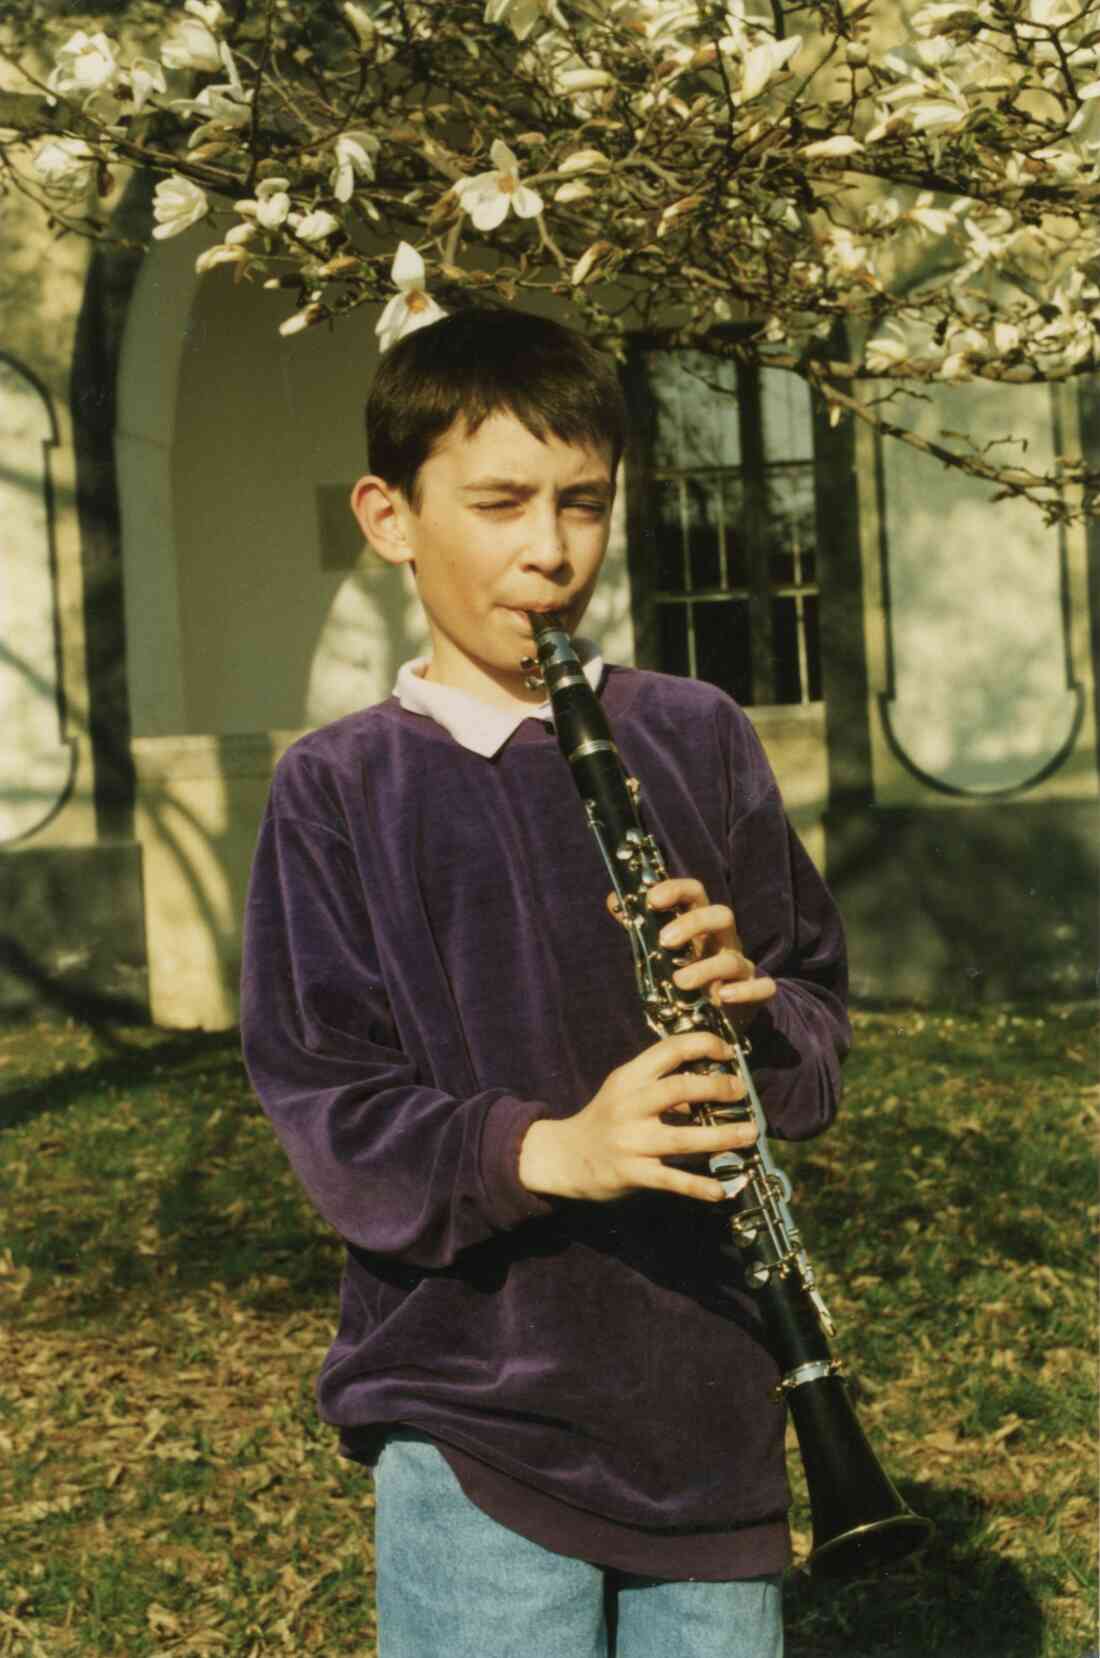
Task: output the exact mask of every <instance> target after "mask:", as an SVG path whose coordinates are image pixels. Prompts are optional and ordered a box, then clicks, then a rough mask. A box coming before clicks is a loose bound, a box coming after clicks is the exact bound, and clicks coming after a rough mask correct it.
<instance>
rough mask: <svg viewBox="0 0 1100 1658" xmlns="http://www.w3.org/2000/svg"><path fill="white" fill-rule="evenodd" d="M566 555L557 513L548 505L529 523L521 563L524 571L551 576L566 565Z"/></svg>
mask: <svg viewBox="0 0 1100 1658" xmlns="http://www.w3.org/2000/svg"><path fill="white" fill-rule="evenodd" d="M566 560H567V554H566V550H565V541H564V538H563V536H562V527H561V523H560V520H559V518H558V514H557V512H556V511H555V510H554V507H553V506H552V505H550V504H548V505H547V507H546V508H545V509H544V510H543V511H540V512H538V513H537V514H535V515H534V516H533V517H532V519H531V521H530V533H529V534H528V536H527V539H526V545H525V546H524V549H523V555H522V560H521V562H522V563H523V565H524V567H525V569H528V570H539V571H541V572H542V574H543V575H552V574H553V573H554V572H555V571H557V570H560V569H561V568H562V566H563V565H564V564H565V563H566Z"/></svg>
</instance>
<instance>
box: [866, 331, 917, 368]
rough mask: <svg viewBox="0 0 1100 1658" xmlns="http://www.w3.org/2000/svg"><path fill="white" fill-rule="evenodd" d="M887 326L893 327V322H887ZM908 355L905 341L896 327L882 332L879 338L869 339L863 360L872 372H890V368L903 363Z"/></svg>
mask: <svg viewBox="0 0 1100 1658" xmlns="http://www.w3.org/2000/svg"><path fill="white" fill-rule="evenodd" d="M886 326H887V328H891V327H892V324H890V323H887V324H886ZM908 355H909V352H908V349H907V347H906V344H905V341H904V340H903V339H902V338H901V335H900V333H899V332H898V331H897V330H896V329H895V330H894V331H893V332H891V333H889V334H880V335H879V336H878V337H877V339H873V340H868V341H867V345H866V347H865V349H864V352H863V362H864V366H865V367H866V368H867V369H868V370H869V371H870V372H871V373H872V374H889V372H890V370H891V369H892V368H896V367H897V365H898V364H899V363H903V362H904V361H905V359H906V357H908Z"/></svg>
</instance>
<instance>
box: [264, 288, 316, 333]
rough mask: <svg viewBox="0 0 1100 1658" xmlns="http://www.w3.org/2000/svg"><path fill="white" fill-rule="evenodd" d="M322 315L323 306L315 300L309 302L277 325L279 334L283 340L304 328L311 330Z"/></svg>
mask: <svg viewBox="0 0 1100 1658" xmlns="http://www.w3.org/2000/svg"><path fill="white" fill-rule="evenodd" d="M276 285H277V283H276ZM264 286H265V287H271V286H272V284H271V283H270V282H266V283H265V284H264ZM324 314H325V308H324V306H323V305H320V304H319V303H318V302H317V301H316V300H311V301H310V303H309V304H308V305H307V306H306V307H305V308H304V310H301V311H295V313H294V315H293V316H292V317H287V319H286V321H285V322H281V323H280V324H279V333H280V334H282V335H283V336H284V338H289V336H290V335H291V334H300V333H301V332H302V330H303V329H304V328H312V327H313V324H314V323H315V322H320V320H321V318H322V317H323V316H324Z"/></svg>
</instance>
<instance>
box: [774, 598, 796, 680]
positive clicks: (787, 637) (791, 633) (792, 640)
mask: <svg viewBox="0 0 1100 1658" xmlns="http://www.w3.org/2000/svg"><path fill="white" fill-rule="evenodd" d="M795 605H796V601H795V600H794V599H773V600H772V654H773V658H774V661H775V700H776V702H801V701H802V670H801V667H800V666H799V661H798V615H797V611H796V608H795Z"/></svg>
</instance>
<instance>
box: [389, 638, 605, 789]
mask: <svg viewBox="0 0 1100 1658" xmlns="http://www.w3.org/2000/svg"><path fill="white" fill-rule="evenodd" d="M573 647H574V649H575V650H576V652H577V655H578V657H579V658H580V663H581V667H582V668H583V669H584V677H585V679H587V681H588V683H589V685H591V687H592V689H593V690H594V691H598V690H599V688H600V679H601V677H602V675H603V657H602V656H601V655H600V651H599V646H598V645H595V644H593V642H592V640H591V639H574V640H573ZM430 660H431V658H430V657H427V656H417V657H414V658H413V660H412V661H411V662H403V663H402V664H401V667H400V668H399V669H398V672H397V681H396V684H395V685H394V688H393V694H394V696H395V697H396V698H397V700H398V702H399V703H400V704H401V706H402V708H407V709H408V710H409V712H410V713H412V714H426V715H427V716H428V718H429V719H430V720H435V722H436V724H437V725H441V726H442V727H443V728H444V730H445V731H449V732H450V734H451V736H452V737H453V738H454V740H455V742H456V743H461V744H462V746H463V748H469V749H472V750H473V752H474V753H475V754H483V755H484V756H485V758H486V759H487V760H491V759H492V758H493V756H494V755H495V754H499V753H500V751H501V749H502V748H503V747H504V745H505V743H506V742H507V741H508V739H509V737H510V736H511V735H512V733H513V732H514V731H515V730H516V729H517V727H519V726H521V725H522V724H523V722H524V720H549V719H550V717H551V716H550V704H549V702H544V703H542V704H540V706H539V707H537V708H522V707H519V706H517V707H514V708H504V707H498V706H497V704H496V703H493V702H483V701H482V700H481V698H480V697H475V696H472V695H471V694H470V692H469V691H459V690H456V689H455V687H454V686H453V685H437V684H435V682H434V681H433V680H430V679H425V678H424V670H425V669H426V668H427V666H428V663H429V661H430Z"/></svg>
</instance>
